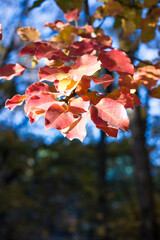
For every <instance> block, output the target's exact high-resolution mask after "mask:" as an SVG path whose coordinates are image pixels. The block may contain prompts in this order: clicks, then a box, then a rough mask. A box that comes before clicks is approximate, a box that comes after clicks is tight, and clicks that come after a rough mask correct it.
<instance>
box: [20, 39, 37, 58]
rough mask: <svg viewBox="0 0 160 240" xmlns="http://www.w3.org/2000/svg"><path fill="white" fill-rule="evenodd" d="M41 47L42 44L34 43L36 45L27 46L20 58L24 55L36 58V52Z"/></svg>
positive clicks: (22, 50) (21, 52)
mask: <svg viewBox="0 0 160 240" xmlns="http://www.w3.org/2000/svg"><path fill="white" fill-rule="evenodd" d="M39 45H41V43H40V42H34V43H31V44H30V45H26V46H25V47H24V48H22V49H21V50H20V52H19V54H18V56H24V55H30V56H34V55H35V51H36V49H37V47H38V46H39Z"/></svg>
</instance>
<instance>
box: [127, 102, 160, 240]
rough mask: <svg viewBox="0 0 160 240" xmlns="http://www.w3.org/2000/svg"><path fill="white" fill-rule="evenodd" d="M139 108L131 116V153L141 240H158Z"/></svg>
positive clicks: (144, 125) (144, 126)
mask: <svg viewBox="0 0 160 240" xmlns="http://www.w3.org/2000/svg"><path fill="white" fill-rule="evenodd" d="M140 110H141V109H140V107H137V108H135V110H134V112H133V114H132V115H131V125H130V128H131V130H132V152H133V160H134V166H135V180H136V186H137V192H138V198H139V204H140V212H141V221H142V225H141V239H142V240H158V239H159V236H158V228H157V225H156V218H155V213H154V201H153V193H152V179H151V175H150V166H149V156H148V153H147V150H146V147H145V142H146V141H145V129H146V118H145V120H143V119H142V116H141V112H140Z"/></svg>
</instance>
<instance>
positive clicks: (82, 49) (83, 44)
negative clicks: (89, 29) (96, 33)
mask: <svg viewBox="0 0 160 240" xmlns="http://www.w3.org/2000/svg"><path fill="white" fill-rule="evenodd" d="M95 47H96V42H95V41H94V40H93V39H83V40H82V41H77V42H74V43H73V44H72V45H71V48H70V53H69V54H70V55H73V56H82V55H84V54H90V53H92V52H93V50H94V49H95Z"/></svg>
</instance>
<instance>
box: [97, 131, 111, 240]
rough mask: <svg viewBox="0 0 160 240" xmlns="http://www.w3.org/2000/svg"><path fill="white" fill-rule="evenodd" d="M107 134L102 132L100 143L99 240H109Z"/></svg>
mask: <svg viewBox="0 0 160 240" xmlns="http://www.w3.org/2000/svg"><path fill="white" fill-rule="evenodd" d="M105 138H106V134H105V132H103V131H101V138H100V141H99V143H98V146H97V147H98V149H97V153H98V159H97V161H98V168H97V173H98V190H97V191H98V199H97V210H98V213H97V223H98V229H101V230H100V231H101V234H98V237H97V240H109V236H108V233H109V231H108V229H107V201H106V200H107V198H106V196H107V182H106V144H105Z"/></svg>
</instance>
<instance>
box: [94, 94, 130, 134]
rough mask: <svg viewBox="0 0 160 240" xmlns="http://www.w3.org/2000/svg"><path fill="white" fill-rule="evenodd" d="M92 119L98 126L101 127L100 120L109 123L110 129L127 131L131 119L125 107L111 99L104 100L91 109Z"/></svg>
mask: <svg viewBox="0 0 160 240" xmlns="http://www.w3.org/2000/svg"><path fill="white" fill-rule="evenodd" d="M90 109H91V110H90V111H91V112H92V113H93V111H92V110H94V114H91V119H92V121H93V122H94V123H95V124H96V125H100V124H99V123H98V120H99V119H101V120H103V121H105V122H106V123H107V126H108V127H112V128H118V129H120V130H122V131H127V130H128V126H129V119H128V116H127V112H126V110H125V108H124V106H123V105H122V104H120V103H118V102H116V101H115V100H113V99H111V98H102V99H101V100H100V101H99V103H98V104H96V105H95V106H91V107H90Z"/></svg>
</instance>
